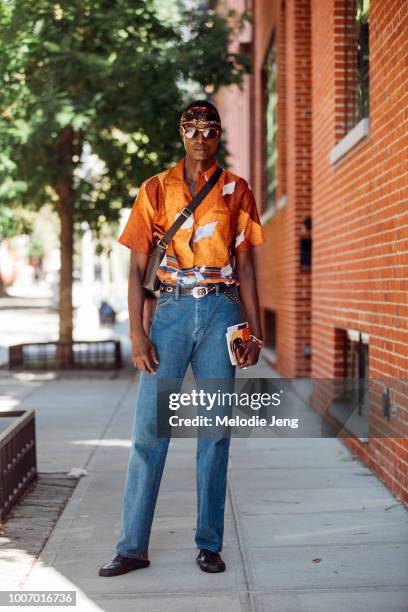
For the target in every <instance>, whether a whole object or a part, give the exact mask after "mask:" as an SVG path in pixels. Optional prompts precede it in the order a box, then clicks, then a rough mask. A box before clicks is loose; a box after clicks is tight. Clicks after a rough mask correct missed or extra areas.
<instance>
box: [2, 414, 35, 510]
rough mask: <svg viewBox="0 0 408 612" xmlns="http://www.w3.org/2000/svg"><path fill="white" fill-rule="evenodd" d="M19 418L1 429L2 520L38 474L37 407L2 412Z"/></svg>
mask: <svg viewBox="0 0 408 612" xmlns="http://www.w3.org/2000/svg"><path fill="white" fill-rule="evenodd" d="M2 417H4V418H10V417H18V418H16V419H15V420H14V421H13V422H12V423H11V425H9V426H8V427H7V428H6V429H5V430H4V431H3V432H1V433H0V520H3V519H4V517H5V516H6V514H7V513H8V512H9V511H10V510H11V508H12V506H13V505H14V504H15V503H16V501H17V500H18V498H19V497H20V495H21V494H22V493H24V491H25V489H26V488H27V486H28V485H29V484H30V482H31V481H32V480H33V479H34V478H35V477H36V476H37V454H36V445H35V414H34V410H27V411H25V410H9V411H6V412H0V418H2Z"/></svg>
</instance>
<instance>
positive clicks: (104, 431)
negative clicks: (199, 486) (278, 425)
mask: <svg viewBox="0 0 408 612" xmlns="http://www.w3.org/2000/svg"><path fill="white" fill-rule="evenodd" d="M240 374H242V375H243V374H245V376H249V375H251V376H253V377H262V376H268V377H272V376H274V375H276V373H274V372H273V371H271V370H270V368H269V367H268V366H267V365H266V364H261V365H259V366H257V367H256V368H250V369H248V371H245V372H240ZM2 382H3V383H5V382H6V381H5V380H3V381H2ZM14 384H15V389H14V391H13V390H11V391H10V392H9V393H8V398H9V400H10V398H11V400H12V398H13V397H14V395H13V394H15V400H14V404H15V405H19V406H23V407H24V408H35V409H36V414H37V430H38V434H37V437H38V446H39V468H40V470H41V471H63V470H66V471H68V470H69V469H70V468H71V467H74V466H75V467H86V469H87V470H88V472H89V475H88V476H86V477H84V478H82V479H81V481H80V482H79V484H78V486H77V488H76V490H75V492H74V494H73V496H72V498H71V500H70V501H69V503H68V505H67V507H66V509H65V511H64V513H63V514H62V515H61V517H60V519H59V521H58V523H57V526H56V528H55V529H54V531H53V534H52V536H51V538H50V540H49V541H48V543H47V545H46V547H45V549H44V550H43V553H42V554H41V556H40V559H39V560H38V561H37V563H36V564H35V566H34V568H33V570H32V571H31V573H30V575H29V577H28V579H27V580H26V581H25V584H24V589H28V590H38V589H46V590H50V589H52V590H60V589H63V590H68V589H72V590H75V591H76V592H77V609H78V610H81V612H83V611H88V610H104V611H106V612H108V611H109V612H122V611H124V612H126V611H132V612H133V611H136V612H162V611H164V610H166V611H172V610H174V611H177V612H192V611H195V612H201V611H203V612H204V610H205V611H207V610H208V609H211V610H212V612H221V611H222V612H224V610H226V609H228V610H229V611H230V612H238V611H242V612H249V611H251V610H256V611H261V610H263V611H265V612H270V611H275V610H276V611H277V612H288V611H293V612H301V611H310V612H327V610H330V611H331V612H337V611H339V612H340V611H341V612H343V611H344V610H347V611H348V612H362V611H364V610H367V611H368V610H370V612H376V611H380V610H384V609H386V610H387V611H393V612H396V611H400V612H402V611H403V610H404V611H406V610H407V609H408V580H407V577H408V520H407V518H408V515H407V512H406V510H405V509H404V508H403V506H402V505H401V504H400V503H399V502H398V501H397V500H396V499H395V498H394V497H393V496H392V495H391V494H390V493H389V492H388V490H387V489H386V488H385V487H384V486H383V485H382V484H381V483H379V481H378V480H377V479H376V477H375V476H373V475H372V474H371V473H370V472H369V471H368V470H367V469H366V468H364V467H363V466H362V465H361V464H360V463H359V462H358V461H356V460H353V457H352V456H351V455H350V453H349V451H348V450H347V449H346V448H345V447H344V446H343V445H342V444H341V442H339V441H338V440H336V439H283V438H274V439H271V438H257V439H236V438H234V439H233V440H232V441H231V455H230V465H229V487H228V499H227V506H226V515H225V545H224V550H223V556H224V559H225V561H226V563H227V571H226V573H224V574H218V575H207V574H205V573H203V572H201V571H200V570H199V568H198V567H197V566H196V564H195V562H194V559H195V556H196V550H195V544H194V529H195V520H196V494H195V445H196V442H195V440H191V439H175V440H172V441H171V444H170V449H169V455H168V459H167V463H166V468H165V473H164V476H163V481H162V486H161V489H160V493H159V501H158V505H157V510H156V515H155V521H154V524H153V532H152V538H151V546H150V558H151V562H152V563H151V566H150V567H149V568H148V569H145V570H141V571H138V572H131V573H129V574H126V575H124V576H120V577H116V578H100V577H99V576H98V574H97V572H98V568H99V566H100V565H101V564H102V563H104V562H106V561H108V560H110V559H111V558H112V557H113V555H114V547H115V543H116V541H117V538H118V535H119V528H120V510H121V503H122V494H123V486H124V479H125V475H126V467H127V461H128V453H129V435H130V427H131V422H132V414H133V410H134V400H135V393H136V384H137V379H136V377H135V376H130V377H123V378H121V379H116V380H115V379H113V380H85V379H84V380H79V381H75V380H72V381H71V380H52V379H51V380H44V381H42V382H38V381H37V382H36V383H34V382H33V381H31V383H30V381H28V382H27V381H26V382H24V380H23V381H21V380H20V381H18V380H17V381H15V382H14ZM24 384H25V385H26V387H25V392H23V391H22V387H21V385H24ZM293 401H294V402H300V401H301V400H300V399H299V398H298V397H296V396H293ZM300 408H302V407H301V406H300ZM303 410H304V411H305V414H306V413H309V412H310V411H308V409H307V408H306V407H304V408H303ZM310 418H315V415H314V414H313V413H310ZM10 571H11V572H12V571H13V570H12V567H10ZM1 588H3V589H4V588H5V586H4V585H3V586H2V587H1ZM27 609H28V608H27ZM30 609H31V608H30ZM46 609H47V610H48V609H53V608H52V607H51V608H49V607H47V608H46ZM55 609H56V610H57V609H59V608H55Z"/></svg>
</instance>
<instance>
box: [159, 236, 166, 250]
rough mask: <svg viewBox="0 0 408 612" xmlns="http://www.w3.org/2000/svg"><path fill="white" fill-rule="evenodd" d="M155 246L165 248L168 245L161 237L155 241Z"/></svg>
mask: <svg viewBox="0 0 408 612" xmlns="http://www.w3.org/2000/svg"><path fill="white" fill-rule="evenodd" d="M157 246H160V247H162V248H163V249H167V246H168V245H167V244H166V243H165V242H163V240H162V239H161V238H159V240H158V241H157Z"/></svg>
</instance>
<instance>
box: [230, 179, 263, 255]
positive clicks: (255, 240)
mask: <svg viewBox="0 0 408 612" xmlns="http://www.w3.org/2000/svg"><path fill="white" fill-rule="evenodd" d="M264 242H265V236H264V233H263V230H262V226H261V222H260V220H259V215H258V210H257V207H256V202H255V198H254V195H253V193H252V190H251V188H250V187H249V185H248V184H247V189H246V190H245V192H244V194H243V196H242V199H241V206H240V210H239V214H238V221H237V228H236V234H235V252H236V253H242V252H244V251H248V250H249V249H251V248H252V247H255V246H258V245H259V244H263V243H264Z"/></svg>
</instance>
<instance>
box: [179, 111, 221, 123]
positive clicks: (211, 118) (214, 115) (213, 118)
mask: <svg viewBox="0 0 408 612" xmlns="http://www.w3.org/2000/svg"><path fill="white" fill-rule="evenodd" d="M180 123H181V125H187V124H188V125H194V126H196V127H204V126H208V125H216V126H218V127H221V119H220V116H219V114H218V112H217V111H216V110H215V109H213V108H209V107H208V106H192V107H190V108H189V109H187V110H186V111H185V112H184V113H183V114H182V116H181V121H180Z"/></svg>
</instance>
